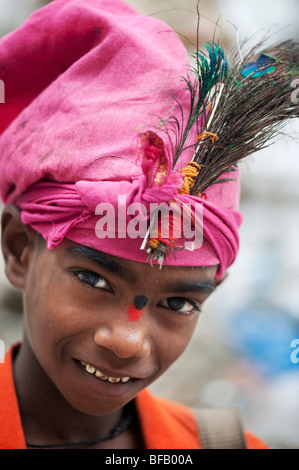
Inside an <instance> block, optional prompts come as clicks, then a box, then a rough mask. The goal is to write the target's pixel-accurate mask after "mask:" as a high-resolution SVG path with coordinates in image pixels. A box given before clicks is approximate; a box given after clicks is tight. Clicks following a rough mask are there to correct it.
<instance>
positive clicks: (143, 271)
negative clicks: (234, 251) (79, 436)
mask: <svg viewBox="0 0 299 470" xmlns="http://www.w3.org/2000/svg"><path fill="white" fill-rule="evenodd" d="M36 236H37V235H36ZM6 238H7V237H4V244H5V239H6ZM4 251H5V249H4ZM6 251H8V249H7V250H6ZM19 253H21V250H20V249H19ZM20 260H21V261H20V262H22V266H23V274H22V275H21V276H20V275H19V278H18V279H19V281H18V282H17V284H18V287H21V288H22V289H23V291H24V313H25V339H24V343H25V344H26V346H27V348H28V349H30V351H31V352H32V357H34V358H36V359H37V361H38V363H39V365H40V366H41V371H42V370H43V372H42V374H41V376H42V375H45V377H46V376H47V380H48V378H50V380H51V382H52V383H53V384H54V385H55V386H56V387H57V389H58V390H59V391H60V392H61V394H62V395H63V396H64V398H65V399H66V401H67V402H69V403H70V404H71V405H72V406H73V407H74V408H75V409H77V410H79V411H82V412H84V413H87V414H93V415H105V414H108V413H112V412H114V411H116V410H117V409H119V408H120V407H122V406H123V405H125V404H126V403H127V402H128V401H130V400H131V399H132V398H134V397H135V396H136V395H137V394H138V392H139V391H141V390H142V389H144V388H145V387H147V386H148V385H149V384H151V383H152V382H153V381H154V380H156V379H157V378H158V377H159V376H160V375H161V374H163V373H164V372H165V371H166V369H168V367H169V366H170V365H171V364H172V363H173V362H174V361H175V360H176V359H177V358H178V357H179V356H180V355H181V354H182V352H183V351H184V349H185V348H186V346H187V345H188V343H189V341H190V338H191V336H192V333H193V331H194V328H195V326H196V323H197V320H198V317H199V315H200V312H199V310H200V309H201V306H202V304H203V303H204V301H205V300H206V299H207V297H208V296H209V295H210V294H211V292H212V291H213V290H214V288H215V283H214V278H215V274H216V269H217V268H216V267H206V268H203V267H196V268H191V267H167V266H163V268H162V269H159V267H158V266H151V265H150V264H143V263H138V262H134V261H129V260H125V259H121V258H116V257H113V256H109V255H107V254H104V253H101V252H99V251H94V250H91V249H88V248H86V247H83V246H79V245H77V244H75V243H73V242H71V241H69V240H67V239H65V240H64V241H63V242H62V243H61V244H60V245H59V246H57V247H56V248H55V249H53V250H48V249H46V247H45V246H44V244H43V245H42V246H41V244H40V243H38V242H36V243H31V245H29V248H28V247H27V249H24V250H23V253H22V256H20ZM6 262H7V264H8V265H9V263H10V261H9V257H8V256H7V252H6ZM7 272H8V277H9V278H10V280H11V281H12V282H13V283H14V279H13V277H11V274H10V273H11V269H9V266H8V269H7ZM138 296H139V297H138ZM140 296H142V297H140ZM140 299H141V305H140ZM138 301H139V303H138ZM142 302H143V303H142ZM135 305H137V307H138V309H139V310H138V312H137V316H136V315H135V316H133V317H132V316H130V309H132V306H135ZM144 305H145V306H144ZM138 318H139V319H138ZM86 364H87V366H86ZM44 372H46V374H44ZM101 374H103V375H104V376H109V377H110V380H109V379H108V380H107V379H105V377H102V378H101ZM112 378H115V379H119V378H120V379H121V380H120V381H119V382H117V381H116V382H117V383H111V381H112V382H113V379H112ZM128 378H129V379H128ZM51 386H52V384H51Z"/></svg>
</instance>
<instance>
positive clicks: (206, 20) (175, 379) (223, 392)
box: [0, 0, 299, 449]
mask: <svg viewBox="0 0 299 470" xmlns="http://www.w3.org/2000/svg"><path fill="white" fill-rule="evenodd" d="M46 3H48V2H47V1H39V0H0V36H3V35H4V34H6V33H8V32H10V31H12V30H13V29H15V28H17V27H18V26H19V25H20V24H21V23H22V22H23V21H25V20H26V19H27V18H28V16H29V15H30V14H31V13H32V12H33V11H34V10H36V9H37V8H40V7H41V6H43V5H45V4H46ZM128 3H130V4H132V5H133V6H134V7H136V8H137V9H138V10H139V11H140V12H141V13H143V14H146V15H152V16H155V17H157V18H159V19H161V20H163V21H165V22H167V23H168V24H169V25H170V26H171V27H172V28H173V29H174V30H175V31H176V32H177V33H178V34H179V35H180V37H181V39H182V41H183V42H184V44H185V46H186V48H187V49H188V50H189V52H190V54H191V53H192V52H193V50H194V44H196V23H197V14H196V7H197V1H196V0H168V1H164V0H150V1H149V0H138V1H137V0H136V1H134V0H131V1H128ZM199 10H200V13H201V19H200V38H199V39H200V42H201V43H203V42H205V41H207V40H213V38H214V39H216V40H217V41H221V43H222V44H224V45H225V46H226V47H227V48H231V47H233V46H234V45H235V44H236V41H237V40H238V41H240V42H242V41H243V40H244V39H246V38H248V37H251V39H250V41H251V42H252V43H254V42H257V41H258V40H259V39H261V38H262V37H263V36H264V35H266V34H267V35H270V34H274V33H275V34H274V36H273V39H272V42H276V41H277V40H278V39H283V38H285V39H287V38H293V39H294V38H295V37H296V36H297V37H298V31H299V1H298V0H263V2H261V1H260V0H217V1H216V0H215V1H214V0H201V1H200V2H199ZM0 78H1V77H0ZM0 111H1V109H0ZM285 134H286V135H282V136H281V137H280V138H279V139H278V140H277V142H276V143H275V145H273V146H271V147H269V148H267V149H265V150H263V151H261V152H259V153H258V154H257V155H255V156H253V157H250V158H249V159H248V160H247V162H246V163H245V164H242V165H241V170H242V195H241V211H242V212H243V214H244V222H243V225H242V227H241V231H240V234H241V248H240V254H239V257H238V260H237V261H236V263H235V264H234V266H233V267H231V268H230V270H229V276H228V278H227V280H226V281H225V282H224V283H223V284H222V285H221V286H220V287H219V288H218V289H217V292H216V294H214V296H212V297H211V298H210V299H209V301H208V303H207V304H206V306H205V309H204V313H203V315H202V317H201V319H200V321H199V324H198V327H197V330H196V332H195V335H194V338H193V340H192V342H191V344H190V346H189V347H188V348H187V350H186V352H185V354H184V355H183V356H182V357H181V358H180V359H179V360H178V361H177V362H176V364H174V366H173V367H172V368H171V369H170V370H169V371H168V372H167V373H166V374H165V375H164V376H163V377H162V378H161V379H159V381H157V382H156V383H155V384H154V385H153V386H152V390H153V391H154V392H155V393H158V394H160V395H162V396H165V397H167V398H170V399H173V400H177V401H180V402H182V403H185V404H187V405H190V406H215V407H223V406H224V407H228V406H236V407H238V408H239V410H240V412H241V414H242V418H243V422H244V424H245V427H246V428H247V429H248V430H250V431H252V432H254V433H256V434H257V435H258V436H259V437H261V438H262V439H264V440H265V441H266V442H267V443H268V445H269V446H270V447H271V448H279V449H298V448H299V363H297V364H296V363H294V362H292V361H291V353H292V352H293V349H292V348H291V342H292V340H294V339H296V338H298V341H299V294H298V292H299V244H298V238H299V140H298V137H299V123H297V122H296V123H295V122H294V123H292V125H289V126H288V127H287V128H286V129H285ZM296 136H297V137H296ZM296 139H297V140H296ZM21 312H22V300H21V295H20V293H19V292H18V291H16V290H14V289H13V288H12V287H11V286H10V285H9V284H8V282H7V281H6V279H5V274H4V266H3V262H2V260H1V261H0V339H1V340H3V341H4V343H5V347H6V349H7V348H8V347H9V346H10V345H11V344H12V343H13V342H15V341H18V340H19V339H20V338H21V335H22V315H21ZM297 357H298V358H299V353H298V354H297ZM0 360H1V358H0Z"/></svg>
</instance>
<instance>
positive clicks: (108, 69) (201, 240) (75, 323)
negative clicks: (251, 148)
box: [0, 0, 289, 449]
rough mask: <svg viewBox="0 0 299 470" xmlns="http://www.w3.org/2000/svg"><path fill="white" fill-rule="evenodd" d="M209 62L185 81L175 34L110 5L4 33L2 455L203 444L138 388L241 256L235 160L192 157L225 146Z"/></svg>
mask: <svg viewBox="0 0 299 470" xmlns="http://www.w3.org/2000/svg"><path fill="white" fill-rule="evenodd" d="M53 32H54V33H53ZM24 50H25V51H26V55H24ZM208 52H209V55H210V59H212V58H216V61H215V62H216V65H215V69H214V70H211V68H210V69H209V67H208V65H207V63H206V62H205V61H204V60H202V62H201V65H202V72H204V71H206V72H208V71H210V72H211V73H210V75H208V74H207V75H206V76H205V77H204V79H203V78H202V76H200V74H197V75H196V77H195V80H190V77H188V75H187V72H188V69H187V67H186V64H187V57H186V53H185V51H184V49H183V46H182V45H181V43H180V42H179V41H178V39H177V37H176V36H175V34H174V33H173V31H171V30H170V29H169V27H167V26H166V25H164V24H163V23H161V22H160V21H157V20H154V19H152V18H144V17H142V16H140V15H139V14H137V13H136V12H135V11H134V10H133V9H132V8H131V7H129V6H128V5H126V4H124V3H122V2H120V1H115V2H108V1H105V0H89V1H88V2H86V1H82V0H68V1H67V0H54V2H52V3H51V4H49V5H48V6H47V7H44V8H43V9H41V10H39V11H37V12H36V13H35V14H34V15H32V17H31V18H30V19H29V20H28V21H27V22H26V23H25V24H24V25H23V26H22V27H21V28H20V29H19V30H17V31H16V32H14V33H11V34H10V35H8V36H7V37H5V38H3V39H2V42H1V44H0V56H1V57H0V71H1V73H2V74H3V77H1V78H3V79H4V82H5V84H6V103H5V108H3V109H4V112H3V114H2V115H1V121H0V129H1V132H2V135H1V142H0V147H1V148H0V152H1V153H0V154H1V159H0V169H1V172H0V173H1V178H0V186H1V195H2V198H3V200H4V203H5V204H6V206H5V208H4V210H3V215H2V249H3V254H4V258H5V262H6V275H7V278H8V279H9V281H10V282H11V283H12V285H14V286H15V287H17V288H20V289H21V290H22V291H23V299H24V337H23V341H22V344H21V345H19V346H15V347H14V348H12V349H11V350H10V351H9V352H8V355H7V357H6V362H5V364H3V365H1V369H0V371H1V377H0V380H1V382H2V385H1V392H0V393H1V396H0V416H1V421H2V423H4V425H2V428H1V431H0V432H1V434H0V447H2V448H102V449H103V448H104V449H120V448H124V449H139V448H147V449H155V448H165V449H170V448H180V449H190V448H194V449H198V448H202V437H203V436H201V437H200V436H199V434H198V431H197V424H196V419H195V415H194V413H193V412H192V411H191V410H189V409H188V408H185V407H183V406H180V405H178V404H174V403H170V402H168V401H166V400H160V399H158V398H155V397H153V396H151V394H150V393H149V392H148V391H147V389H146V388H147V387H148V386H149V385H150V384H151V383H152V382H153V381H154V380H156V379H157V378H158V377H159V376H160V375H161V374H163V373H164V372H165V370H167V368H168V367H170V366H171V364H172V363H173V362H174V361H175V360H176V359H177V358H178V357H179V356H180V355H181V354H182V353H183V351H184V349H185V348H186V346H187V345H188V343H189V341H190V338H191V336H192V333H193V331H194V328H195V326H196V323H197V319H198V317H199V314H200V309H201V306H202V304H203V303H204V302H205V300H206V299H207V298H208V296H209V295H210V294H211V293H212V292H213V291H214V290H215V287H216V286H217V285H218V284H219V283H220V282H222V280H223V279H224V278H225V275H226V274H225V273H226V270H227V268H228V267H229V266H230V265H231V264H232V263H233V261H234V260H235V258H236V255H237V251H238V241H239V239H238V227H239V225H240V223H241V215H240V214H239V212H238V196H239V183H238V171H237V169H236V167H235V161H234V160H232V161H231V160H229V161H228V162H226V166H225V167H222V163H220V164H218V165H214V166H213V164H212V163H213V162H212V163H211V164H210V165H208V164H207V162H208V157H206V158H205V159H203V160H201V161H200V163H199V160H198V153H200V154H201V155H205V154H206V153H208V155H210V154H213V152H214V150H215V151H217V149H218V151H220V152H221V151H222V150H223V148H224V147H223V142H224V140H223V141H222V143H221V145H219V146H217V141H218V139H219V138H220V137H219V136H220V135H221V133H220V131H219V132H218V131H217V132H215V131H216V130H217V125H216V124H217V116H216V117H215V111H216V110H217V107H218V106H220V109H221V105H222V101H221V99H220V101H219V98H217V97H220V98H221V95H222V94H223V90H224V88H223V87H224V85H223V83H224V82H225V76H226V74H227V62H226V59H225V58H224V56H223V53H222V51H221V50H220V48H219V47H218V46H210V48H209V49H208ZM269 62H271V67H270V66H269ZM210 63H211V64H212V63H213V62H212V60H211V61H210ZM270 68H272V69H273V68H274V69H275V67H274V66H273V64H272V59H271V58H269V59H267V64H266V65H265V64H263V66H260V67H259V69H258V74H259V75H261V76H262V75H264V74H266V76H268V74H269V73H270ZM271 71H272V70H271ZM241 72H242V74H243V76H244V77H246V74H247V70H246V71H244V70H241ZM245 72H246V73H245ZM182 77H188V78H187V79H186V81H185V82H184V80H183V79H182ZM269 80H270V81H271V83H273V80H274V79H273V77H272V78H271V79H269ZM208 81H210V82H211V85H213V87H212V86H211V89H209V91H208V92H207V95H206V96H207V97H208V99H206V97H205V96H204V97H203V98H202V97H201V93H202V92H203V90H204V85H206V84H207V83H208ZM277 81H279V77H278V76H277V75H275V83H276V82H277ZM250 83H251V82H250ZM268 84H269V83H268ZM199 85H200V86H199ZM235 86H236V96H238V93H240V92H239V89H240V84H239V83H237V81H236V85H235ZM212 88H213V89H214V88H216V91H217V93H216V94H214V92H213V91H212ZM190 91H191V94H190ZM193 93H195V95H194V94H193ZM256 93H257V90H255V96H256ZM268 93H269V91H268ZM242 94H243V91H242ZM190 95H191V98H192V97H193V101H192V100H191V102H190ZM194 96H195V98H194ZM273 99H274V98H273ZM275 99H277V100H278V98H276V95H275ZM194 100H195V101H196V100H197V101H196V103H197V105H196V106H194ZM267 101H269V102H270V104H271V106H270V105H269V110H268V108H267V107H266V105H265V106H264V108H262V110H263V111H265V110H267V112H269V113H270V112H272V113H274V111H272V107H273V106H272V101H271V100H270V99H268V100H267ZM280 101H281V97H279V100H278V103H277V106H276V108H277V109H279V111H278V112H277V114H279V116H281V115H282V112H281V110H280V108H279V106H280ZM225 102H226V103H230V101H229V100H228V99H227V100H225ZM200 103H201V106H199V104H200ZM276 108H275V109H276ZM190 109H191V111H192V112H191V113H190ZM218 109H219V108H218ZM227 113H228V115H229V111H227ZM273 116H274V114H271V117H272V118H273V120H274V117H273ZM213 117H214V119H215V120H214V128H213V129H210V124H211V121H212V118H213ZM288 117H289V116H288ZM191 124H192V125H191ZM220 127H222V126H220ZM236 127H237V126H236ZM230 134H233V129H231V131H230ZM224 137H225V136H223V138H224ZM247 139H248V137H246V141H247ZM237 143H238V141H237V140H235V141H234V143H233V148H234V149H235V148H236V144H237ZM199 150H200V152H199ZM226 153H227V154H228V155H230V153H229V152H228V151H227V150H226ZM247 153H248V152H247ZM194 154H195V156H194ZM189 162H190V163H189ZM232 167H233V168H232ZM211 168H213V171H214V173H213V176H212V177H211V174H210V173H209V171H210V169H211ZM232 170H233V177H231V171H232ZM205 175H206V176H205ZM220 176H221V177H222V176H224V177H223V178H221V180H220V179H219V177H220ZM211 178H212V179H211ZM215 181H217V183H219V184H214V183H215ZM159 204H166V206H167V205H170V204H172V209H173V211H172V212H168V211H167V210H166V212H163V211H162V213H160V215H158V216H157V212H156V211H154V210H153V212H151V210H152V209H153V205H154V206H155V205H159ZM163 207H164V209H165V205H164V206H163ZM156 208H157V207H156V206H155V209H156ZM180 211H181V212H180ZM133 216H135V217H133ZM188 217H189V220H188ZM187 222H189V225H188V223H187ZM152 224H153V225H152ZM186 227H187V228H186ZM191 228H192V230H191ZM165 229H169V230H165ZM181 229H182V230H181ZM188 229H189V230H188ZM192 235H194V237H193V238H192ZM202 235H203V236H202ZM190 240H191V241H190ZM224 437H225V436H224ZM245 445H246V447H247V448H265V447H266V446H265V445H264V444H263V443H262V442H261V441H259V440H258V439H257V438H255V437H254V436H252V435H250V434H249V433H246V434H245Z"/></svg>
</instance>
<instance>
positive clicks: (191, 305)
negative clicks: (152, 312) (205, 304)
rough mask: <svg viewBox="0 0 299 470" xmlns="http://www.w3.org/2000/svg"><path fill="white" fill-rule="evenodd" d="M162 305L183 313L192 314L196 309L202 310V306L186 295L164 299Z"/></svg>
mask: <svg viewBox="0 0 299 470" xmlns="http://www.w3.org/2000/svg"><path fill="white" fill-rule="evenodd" d="M160 305H161V306H162V307H166V308H169V309H170V310H173V311H174V312H176V313H181V314H183V315H190V314H191V313H194V311H195V310H196V311H198V312H200V308H199V306H198V305H197V304H196V303H195V302H193V301H192V300H189V299H185V298H184V297H170V298H168V299H165V300H162V302H161V303H160Z"/></svg>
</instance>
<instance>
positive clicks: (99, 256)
mask: <svg viewBox="0 0 299 470" xmlns="http://www.w3.org/2000/svg"><path fill="white" fill-rule="evenodd" d="M67 252H68V253H69V254H70V255H72V256H75V257H76V258H81V259H82V260H85V261H87V262H89V263H92V264H94V265H97V266H98V267H100V268H104V269H106V270H107V271H109V272H110V273H112V274H116V275H118V276H121V277H126V278H127V279H129V280H131V281H132V282H135V281H136V280H137V277H136V276H135V274H134V273H133V272H132V271H131V270H129V269H128V268H125V267H124V266H123V265H121V264H120V263H117V262H116V261H114V260H111V259H108V257H106V256H105V254H104V253H102V252H100V251H96V250H93V249H92V248H89V247H87V246H71V247H70V248H68V249H67Z"/></svg>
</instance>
